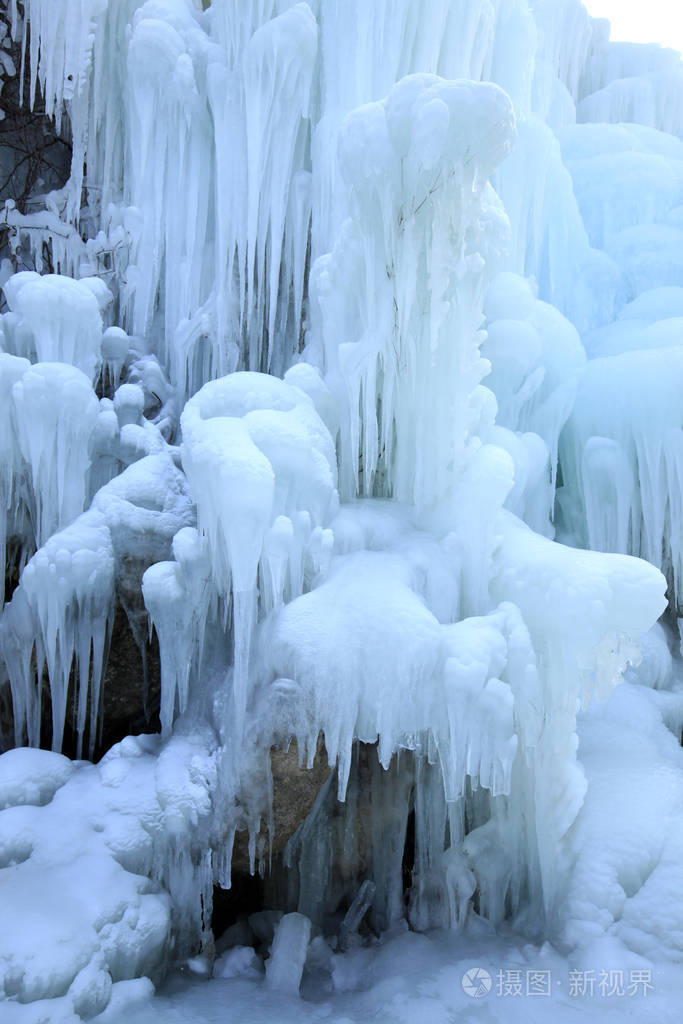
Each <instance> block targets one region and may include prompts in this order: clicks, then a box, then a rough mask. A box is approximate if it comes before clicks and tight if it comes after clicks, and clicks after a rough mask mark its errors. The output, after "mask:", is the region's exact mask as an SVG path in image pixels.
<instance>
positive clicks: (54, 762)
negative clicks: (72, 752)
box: [0, 747, 74, 811]
mask: <svg viewBox="0 0 683 1024" xmlns="http://www.w3.org/2000/svg"><path fill="white" fill-rule="evenodd" d="M73 772H74V765H73V763H72V762H71V761H70V760H69V759H68V758H67V757H63V756H62V754H55V753H53V752H51V751H48V750H34V749H31V748H30V747H16V748H15V749H14V750H8V751H7V752H6V753H4V754H2V756H0V811H1V810H4V809H5V808H6V807H20V806H22V805H24V804H30V805H32V806H34V807H42V806H43V805H44V804H47V803H49V802H50V800H52V798H53V796H54V795H55V793H56V792H57V790H58V789H59V788H60V787H61V786H63V785H64V784H65V783H66V782H67V781H68V780H69V779H70V778H71V776H72V774H73Z"/></svg>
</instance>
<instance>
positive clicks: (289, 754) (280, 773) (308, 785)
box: [232, 737, 332, 878]
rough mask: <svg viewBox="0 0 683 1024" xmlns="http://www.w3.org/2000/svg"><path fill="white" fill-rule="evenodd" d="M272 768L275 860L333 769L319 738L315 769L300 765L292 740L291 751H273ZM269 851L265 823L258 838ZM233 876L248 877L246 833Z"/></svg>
mask: <svg viewBox="0 0 683 1024" xmlns="http://www.w3.org/2000/svg"><path fill="white" fill-rule="evenodd" d="M270 765H271V773H272V778H273V835H272V847H271V849H270V856H271V858H273V859H275V858H276V857H279V855H280V854H281V853H282V852H283V851H284V848H285V846H286V845H287V843H288V842H289V840H290V839H291V838H292V836H293V835H294V833H295V832H296V830H297V829H298V828H299V826H300V825H301V824H302V823H303V822H304V821H305V820H306V818H307V817H308V815H309V814H310V812H311V810H312V809H313V805H314V803H315V801H316V798H317V796H318V794H319V793H320V790H321V789H322V788H323V786H324V785H325V783H326V782H327V780H328V779H329V777H330V775H331V774H332V769H331V768H330V766H329V764H328V763H327V751H326V750H325V743H324V741H323V739H322V737H321V738H320V740H319V742H318V749H317V751H316V755H315V760H314V761H313V767H312V768H310V769H307V768H306V767H302V766H301V765H300V764H299V751H298V748H297V744H296V740H292V743H291V744H290V746H289V749H288V750H277V749H275V748H274V749H272V750H271V752H270ZM256 842H257V847H258V844H259V843H260V842H263V843H264V844H265V849H266V850H267V849H268V842H269V837H268V828H267V825H266V824H265V823H264V824H263V825H262V827H261V831H260V833H259V835H258V837H257V840H256ZM232 870H233V875H234V876H235V877H236V878H239V877H240V876H241V875H245V874H249V873H250V872H249V837H248V835H247V833H246V832H238V833H237V835H236V836H235V846H234V852H233V858H232Z"/></svg>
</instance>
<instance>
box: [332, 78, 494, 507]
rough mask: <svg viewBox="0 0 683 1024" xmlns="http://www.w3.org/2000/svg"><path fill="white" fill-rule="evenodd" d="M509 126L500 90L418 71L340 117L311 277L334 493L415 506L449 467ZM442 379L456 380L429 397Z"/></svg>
mask: <svg viewBox="0 0 683 1024" xmlns="http://www.w3.org/2000/svg"><path fill="white" fill-rule="evenodd" d="M475 111H476V114H475ZM475 117H476V119H477V120H476V125H477V130H475V120H474V119H475ZM456 126H457V129H456ZM512 133H513V115H512V110H511V108H510V105H509V101H508V100H507V98H506V96H505V94H504V93H503V92H502V91H501V90H500V89H497V88H495V87H493V86H490V85H482V86H480V87H474V86H472V85H471V84H469V83H455V82H454V83H445V82H442V81H440V80H439V79H437V78H430V77H429V76H415V77H409V78H407V79H404V80H403V82H401V83H400V84H399V85H397V86H396V87H395V88H394V90H393V91H392V92H391V93H390V95H389V97H388V99H387V100H386V101H385V102H383V103H377V104H374V105H372V106H369V107H365V108H361V110H359V111H358V112H356V113H354V114H353V115H351V116H350V117H349V118H348V119H347V120H346V121H345V122H344V124H343V127H342V130H341V133H340V143H339V145H340V165H341V170H342V173H343V175H344V176H345V179H346V181H347V185H348V189H349V195H350V209H351V217H350V219H349V220H348V221H347V222H346V224H345V226H344V230H343V232H342V234H341V237H340V239H339V241H338V243H337V246H336V248H335V249H334V250H333V252H332V254H331V255H330V256H328V257H324V258H322V259H321V260H320V261H319V262H318V263H317V264H316V265H315V266H314V268H313V279H314V296H315V300H316V302H317V304H318V307H319V310H320V312H319V317H320V323H319V328H318V330H319V340H318V344H322V346H323V348H324V356H325V364H326V368H327V374H328V377H329V379H330V380H331V381H332V382H333V387H334V388H335V393H336V395H337V396H338V402H339V404H340V406H341V408H342V409H344V415H343V417H342V430H341V444H342V449H341V466H340V472H341V482H342V483H341V487H342V495H343V496H344V497H346V498H349V497H352V496H354V495H355V494H357V493H361V494H363V495H366V496H371V495H373V494H378V495H391V496H392V497H394V498H397V499H398V500H401V501H408V502H411V503H413V502H414V503H415V504H416V505H417V506H418V507H419V508H420V509H425V508H429V507H431V506H433V505H434V504H435V503H436V502H437V501H438V500H439V499H441V498H442V497H443V496H444V495H445V493H446V492H447V491H448V489H449V487H451V488H452V486H453V481H454V480H455V479H457V474H458V471H459V469H460V468H461V467H462V464H463V461H464V459H465V457H466V448H467V443H468V440H469V438H470V435H472V434H476V433H477V427H478V420H479V418H480V417H481V415H482V407H485V405H486V399H485V395H484V394H483V393H482V392H479V391H477V390H476V388H477V385H478V384H479V383H480V381H481V380H482V378H483V377H484V375H485V372H486V364H485V363H484V362H483V361H482V360H481V358H480V356H479V351H478V345H479V342H480V340H481V339H480V337H479V335H478V334H477V332H478V329H479V327H480V325H481V312H480V311H481V303H482V301H483V291H484V281H485V279H484V276H483V274H482V269H483V267H484V257H483V255H482V253H485V254H486V255H487V256H488V257H489V259H490V261H492V262H494V261H495V259H496V246H497V245H501V237H500V236H501V228H502V229H503V236H504V229H505V218H504V215H503V213H502V210H501V209H500V207H499V206H498V205H497V201H496V198H495V196H493V193H492V192H490V191H487V189H486V179H487V178H488V176H489V174H490V173H491V172H492V171H493V169H494V168H495V166H496V164H497V163H498V162H499V161H500V160H501V159H502V157H503V156H504V155H505V153H506V151H507V150H508V148H509V147H510V145H511V143H512ZM487 228H488V231H489V237H488V238H487ZM348 295H353V296H354V303H353V306H352V307H351V308H350V309H342V308H341V306H340V304H341V303H343V304H344V305H345V306H346V305H347V304H348V300H347V299H346V298H342V296H348ZM314 337H315V335H314ZM444 384H447V386H449V387H453V388H457V389H458V390H457V391H454V392H453V393H451V394H449V395H448V397H447V396H446V395H445V394H443V395H442V400H441V401H438V400H437V401H429V400H428V399H427V396H428V395H432V396H435V395H438V394H439V389H440V387H441V386H443V385H444ZM361 470H362V479H359V476H360V472H361Z"/></svg>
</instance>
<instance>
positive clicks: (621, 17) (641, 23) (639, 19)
mask: <svg viewBox="0 0 683 1024" xmlns="http://www.w3.org/2000/svg"><path fill="white" fill-rule="evenodd" d="M583 2H584V4H585V6H586V7H587V8H588V12H589V13H590V14H591V15H592V16H593V17H594V18H609V20H610V21H611V22H612V35H611V38H612V39H625V40H629V41H630V42H634V43H661V44H662V46H672V47H673V48H674V49H675V50H681V51H683V0H583Z"/></svg>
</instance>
